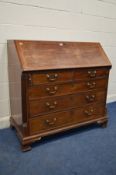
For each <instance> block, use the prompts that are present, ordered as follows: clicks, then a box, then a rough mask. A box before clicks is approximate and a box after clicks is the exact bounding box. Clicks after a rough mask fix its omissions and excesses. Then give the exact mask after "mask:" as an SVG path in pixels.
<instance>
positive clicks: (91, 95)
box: [29, 90, 106, 117]
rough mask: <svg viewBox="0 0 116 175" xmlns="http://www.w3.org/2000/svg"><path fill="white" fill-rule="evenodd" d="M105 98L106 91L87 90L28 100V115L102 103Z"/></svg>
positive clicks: (33, 115) (32, 115) (34, 115)
mask: <svg viewBox="0 0 116 175" xmlns="http://www.w3.org/2000/svg"><path fill="white" fill-rule="evenodd" d="M105 100H106V91H104V90H102V91H96V90H92V91H87V92H82V93H74V94H70V95H64V96H56V97H52V98H51V97H48V98H40V99H38V100H29V116H30V117H36V116H38V115H43V114H46V113H52V112H54V111H61V110H66V109H70V108H77V107H83V105H86V104H93V103H101V102H102V103H103V102H105Z"/></svg>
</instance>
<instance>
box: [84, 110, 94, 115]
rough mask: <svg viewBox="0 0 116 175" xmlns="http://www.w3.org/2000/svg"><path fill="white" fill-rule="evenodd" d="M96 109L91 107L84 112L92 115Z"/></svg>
mask: <svg viewBox="0 0 116 175" xmlns="http://www.w3.org/2000/svg"><path fill="white" fill-rule="evenodd" d="M93 112H94V110H93V109H90V110H85V111H84V113H85V114H86V115H87V116H91V115H92V114H93Z"/></svg>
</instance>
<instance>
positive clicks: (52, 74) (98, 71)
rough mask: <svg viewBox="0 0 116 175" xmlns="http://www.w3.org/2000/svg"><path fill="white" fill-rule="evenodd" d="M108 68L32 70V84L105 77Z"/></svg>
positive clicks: (30, 79)
mask: <svg viewBox="0 0 116 175" xmlns="http://www.w3.org/2000/svg"><path fill="white" fill-rule="evenodd" d="M108 73H109V70H108V69H107V68H85V69H83V68H82V69H73V70H72V69H71V70H52V71H51V70H49V71H40V72H32V73H30V76H29V81H30V85H39V84H44V83H54V82H56V83H58V82H65V81H70V80H86V79H88V80H89V79H93V78H103V77H105V76H107V75H108Z"/></svg>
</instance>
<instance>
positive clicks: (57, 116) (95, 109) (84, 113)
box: [29, 104, 105, 135]
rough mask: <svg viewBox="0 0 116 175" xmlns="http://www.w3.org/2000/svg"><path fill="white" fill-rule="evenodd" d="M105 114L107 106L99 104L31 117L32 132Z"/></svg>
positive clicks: (30, 126)
mask: <svg viewBox="0 0 116 175" xmlns="http://www.w3.org/2000/svg"><path fill="white" fill-rule="evenodd" d="M104 115H105V106H104V105H102V104H99V105H97V106H96V105H90V106H86V107H84V108H83V109H73V110H69V111H63V112H57V113H52V114H48V115H43V116H39V117H35V118H31V119H29V128H30V134H31V135H33V134H36V133H41V132H47V131H48V130H53V129H55V128H56V129H57V128H61V127H63V126H68V125H71V124H72V125H73V124H76V123H81V122H84V121H89V120H92V119H97V118H100V117H103V116H104Z"/></svg>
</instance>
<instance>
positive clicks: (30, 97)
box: [8, 40, 111, 151]
mask: <svg viewBox="0 0 116 175" xmlns="http://www.w3.org/2000/svg"><path fill="white" fill-rule="evenodd" d="M8 55H9V82H10V83H9V85H10V86H9V87H10V105H11V118H10V123H11V126H12V127H15V129H16V130H17V135H18V138H19V139H20V142H21V148H22V150H23V151H27V150H30V149H31V146H30V144H31V143H33V142H35V141H37V140H40V139H41V138H42V137H44V136H47V135H50V134H55V133H58V132H61V131H65V130H68V129H71V128H76V127H80V126H83V125H87V124H90V123H96V122H97V123H99V124H100V125H102V126H103V127H105V126H106V124H107V121H108V118H107V113H106V98H107V87H108V77H109V70H110V68H111V63H110V61H109V60H108V58H107V56H106V55H105V53H104V51H103V49H102V47H101V46H100V44H99V43H84V42H82V43H80V42H62V41H61V42H53V41H52V42H51V41H24V40H21V41H19V40H16V41H8ZM14 65H15V66H14ZM14 85H15V86H14ZM17 100H18V102H17Z"/></svg>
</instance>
